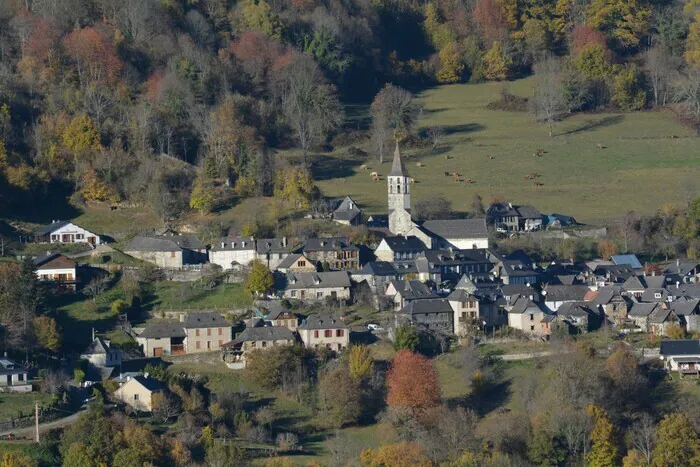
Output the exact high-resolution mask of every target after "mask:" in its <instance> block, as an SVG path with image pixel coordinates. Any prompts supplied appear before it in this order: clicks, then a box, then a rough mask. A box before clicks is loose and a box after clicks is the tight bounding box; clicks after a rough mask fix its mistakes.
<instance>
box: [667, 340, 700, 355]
mask: <svg viewBox="0 0 700 467" xmlns="http://www.w3.org/2000/svg"><path fill="white" fill-rule="evenodd" d="M660 352H661V355H669V356H670V355H700V339H679V340H667V339H664V340H662V341H661V348H660Z"/></svg>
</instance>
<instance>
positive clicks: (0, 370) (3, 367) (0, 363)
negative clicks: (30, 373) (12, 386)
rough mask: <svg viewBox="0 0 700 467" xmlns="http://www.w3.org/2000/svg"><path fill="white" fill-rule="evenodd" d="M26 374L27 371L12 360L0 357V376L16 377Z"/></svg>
mask: <svg viewBox="0 0 700 467" xmlns="http://www.w3.org/2000/svg"><path fill="white" fill-rule="evenodd" d="M26 372H27V369H26V368H24V367H23V366H22V365H20V364H19V363H17V362H15V361H14V360H10V359H9V358H4V357H0V375H17V374H20V373H26Z"/></svg>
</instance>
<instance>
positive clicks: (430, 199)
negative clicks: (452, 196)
mask: <svg viewBox="0 0 700 467" xmlns="http://www.w3.org/2000/svg"><path fill="white" fill-rule="evenodd" d="M452 212H453V211H452V201H450V200H449V199H447V197H446V196H445V195H443V194H442V193H435V194H432V195H428V196H425V197H422V198H420V199H418V201H416V202H415V203H414V205H413V210H412V214H413V216H414V217H415V218H416V219H418V220H430V219H450V218H451V217H452Z"/></svg>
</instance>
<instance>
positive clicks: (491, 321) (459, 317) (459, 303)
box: [447, 288, 508, 336]
mask: <svg viewBox="0 0 700 467" xmlns="http://www.w3.org/2000/svg"><path fill="white" fill-rule="evenodd" d="M447 301H448V302H449V303H450V306H451V307H452V310H453V311H454V328H455V334H456V335H458V336H465V335H468V334H471V333H473V331H474V330H475V329H484V328H485V327H489V328H490V327H498V326H503V325H505V324H508V316H507V313H506V312H505V310H504V309H503V308H501V307H499V306H498V305H497V304H496V303H495V302H494V301H492V300H490V299H489V298H486V297H482V296H477V295H474V294H473V293H471V292H469V291H468V290H465V289H459V288H458V289H455V290H454V291H453V292H452V293H451V294H450V295H448V296H447Z"/></svg>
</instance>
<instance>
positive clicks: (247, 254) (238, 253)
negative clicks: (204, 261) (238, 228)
mask: <svg viewBox="0 0 700 467" xmlns="http://www.w3.org/2000/svg"><path fill="white" fill-rule="evenodd" d="M256 257H257V256H256V251H255V239H254V238H253V237H222V238H221V239H220V240H219V241H218V242H217V243H215V244H214V245H212V247H211V251H210V252H209V262H211V263H212V264H216V265H219V266H221V268H222V269H223V270H224V271H226V270H229V269H234V268H236V267H240V266H248V265H249V264H250V262H251V261H253V260H254V259H256Z"/></svg>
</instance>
